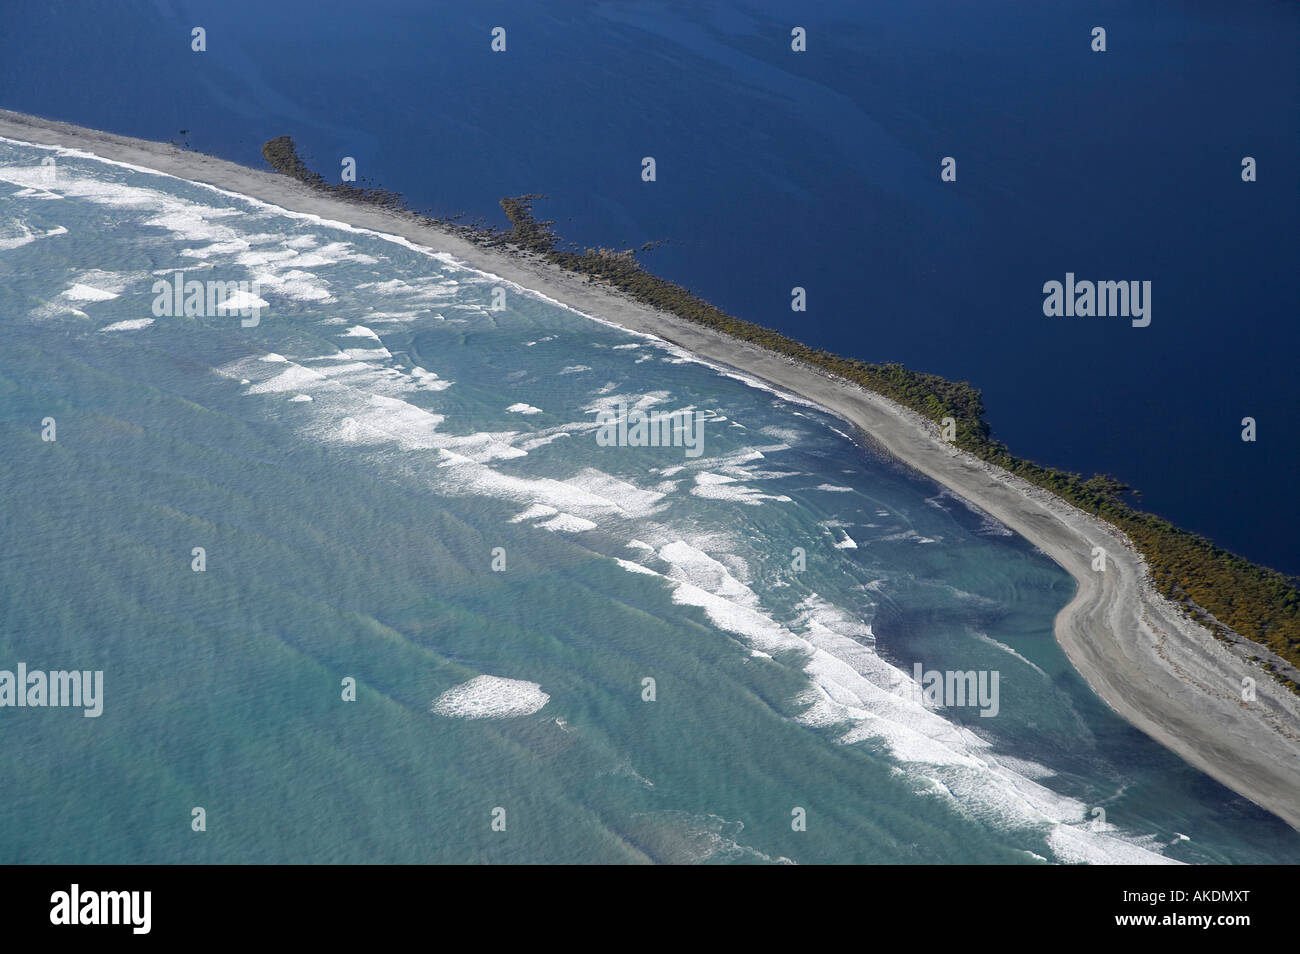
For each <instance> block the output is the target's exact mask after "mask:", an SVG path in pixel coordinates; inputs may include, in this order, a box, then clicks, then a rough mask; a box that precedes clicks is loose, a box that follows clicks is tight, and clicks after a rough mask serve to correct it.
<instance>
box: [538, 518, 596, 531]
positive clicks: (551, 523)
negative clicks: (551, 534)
mask: <svg viewBox="0 0 1300 954" xmlns="http://www.w3.org/2000/svg"><path fill="white" fill-rule="evenodd" d="M537 526H539V527H542V528H544V529H546V530H557V531H562V532H564V533H583V532H585V531H587V530H595V529H596V522H595V521H594V520H587V519H586V518H584V517H575V516H574V515H573V514H571V513H559V514H556V515H555V516H554V517H552V518H551V519H550V520H543V521H542V522H541V523H539V524H537Z"/></svg>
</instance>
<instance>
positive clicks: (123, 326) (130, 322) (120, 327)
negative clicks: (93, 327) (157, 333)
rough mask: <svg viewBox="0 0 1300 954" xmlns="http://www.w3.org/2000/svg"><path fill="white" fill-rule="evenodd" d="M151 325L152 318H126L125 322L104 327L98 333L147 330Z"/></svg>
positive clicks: (116, 322) (117, 322)
mask: <svg viewBox="0 0 1300 954" xmlns="http://www.w3.org/2000/svg"><path fill="white" fill-rule="evenodd" d="M152 324H153V319H152V318H128V319H127V320H126V321H115V322H113V323H112V324H111V325H105V326H104V327H103V328H100V329H99V330H100V331H139V330H140V329H142V328H148V327H149V326H150V325H152Z"/></svg>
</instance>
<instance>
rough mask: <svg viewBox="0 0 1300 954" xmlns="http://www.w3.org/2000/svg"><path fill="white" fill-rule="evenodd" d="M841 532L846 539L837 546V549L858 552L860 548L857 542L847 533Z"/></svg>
mask: <svg viewBox="0 0 1300 954" xmlns="http://www.w3.org/2000/svg"><path fill="white" fill-rule="evenodd" d="M840 532H841V533H843V534H844V539H843V540H841V541H839V542H838V543H836V544H835V549H836V550H856V549H857V548H858V544H857V541H856V540H854V539H853V538H852V537H851V536H849V535H848V533H847V532H846V531H844V530H841V531H840Z"/></svg>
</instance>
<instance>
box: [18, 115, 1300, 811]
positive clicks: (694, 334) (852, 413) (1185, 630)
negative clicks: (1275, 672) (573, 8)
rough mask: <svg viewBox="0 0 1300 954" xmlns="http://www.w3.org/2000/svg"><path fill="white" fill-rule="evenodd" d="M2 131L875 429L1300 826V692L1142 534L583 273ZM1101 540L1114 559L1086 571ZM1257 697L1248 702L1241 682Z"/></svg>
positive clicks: (1115, 694) (208, 175)
mask: <svg viewBox="0 0 1300 954" xmlns="http://www.w3.org/2000/svg"><path fill="white" fill-rule="evenodd" d="M0 136H3V137H6V138H10V139H15V140H19V141H22V142H27V143H32V144H36V145H44V146H59V147H64V148H69V149H74V150H80V151H83V152H87V153H91V154H93V155H96V156H99V157H102V158H105V159H110V160H113V161H115V162H120V163H126V164H129V165H132V166H137V167H139V168H141V169H144V170H147V171H150V172H158V173H163V174H166V175H170V176H174V177H177V178H180V179H184V180H187V181H190V182H195V183H199V184H202V185H208V186H212V187H214V188H216V189H219V190H222V191H225V192H229V193H234V194H237V195H240V196H246V197H249V198H252V199H255V200H259V201H262V202H266V203H269V204H272V205H275V206H278V207H280V208H283V209H286V210H288V211H291V212H296V213H301V214H307V215H315V216H318V217H320V218H321V219H323V220H325V221H326V222H327V223H329V222H333V223H342V224H345V225H348V226H351V227H353V228H361V229H367V230H372V231H375V232H379V233H383V234H385V235H389V236H397V237H399V238H402V239H405V240H407V241H409V242H411V243H413V244H415V245H419V246H421V247H423V248H426V249H429V250H433V251H437V252H441V253H446V254H449V255H451V256H452V257H453V258H455V259H456V260H457V261H458V263H461V264H464V265H466V266H468V267H471V268H474V269H477V270H479V271H482V272H487V273H490V274H493V275H496V276H499V277H501V278H502V279H504V280H506V281H509V282H512V283H514V284H517V285H519V286H521V287H522V288H524V289H527V290H528V291H531V292H533V293H535V294H538V295H542V296H544V297H547V298H550V299H552V300H554V301H556V302H558V303H561V304H563V305H566V306H568V307H570V308H571V309H573V310H575V311H578V312H581V313H583V314H585V315H587V316H588V317H595V318H597V319H598V320H601V321H605V322H609V323H611V324H614V325H618V326H620V327H623V328H625V329H627V330H630V331H634V332H638V333H642V334H649V335H652V336H654V337H656V338H660V339H662V340H665V341H668V342H670V343H672V344H674V345H677V346H678V347H681V348H683V349H685V350H687V351H689V352H691V353H692V354H693V355H695V356H697V357H699V358H701V359H703V360H705V361H707V362H709V363H712V364H716V365H722V366H725V367H726V368H729V369H734V370H735V371H737V372H740V373H742V374H745V375H748V376H750V377H753V378H757V379H760V380H761V381H762V382H764V383H765V384H767V385H770V386H772V387H775V388H778V389H780V390H782V391H787V392H790V393H792V394H795V395H797V396H799V397H800V398H802V399H804V400H806V401H809V402H811V403H813V404H815V405H817V406H819V407H821V408H823V409H825V410H826V411H827V412H829V413H830V414H832V415H834V416H836V417H838V418H841V419H842V420H844V421H846V422H848V423H849V424H850V425H851V426H852V428H854V429H856V430H860V431H861V432H863V433H865V434H867V435H868V436H869V437H870V439H871V441H872V443H873V444H874V445H876V446H877V447H878V448H881V449H883V450H884V451H885V452H887V453H888V454H889V455H890V456H892V457H894V458H895V459H897V460H898V461H900V462H901V463H903V464H905V465H907V466H909V467H911V468H912V469H914V470H916V471H919V472H920V473H922V474H924V475H926V476H927V477H929V478H931V479H933V480H935V481H937V482H938V483H939V484H941V485H943V486H945V487H947V488H948V489H950V490H951V491H953V492H954V493H956V494H957V495H959V496H960V497H962V498H963V499H964V500H967V501H969V502H970V503H972V504H974V505H975V506H977V507H979V508H980V509H981V510H984V511H986V512H987V513H988V514H990V515H991V516H992V517H994V518H995V519H997V520H999V521H1001V522H1002V523H1003V524H1005V525H1006V526H1007V527H1009V528H1010V529H1011V530H1013V531H1014V532H1016V533H1017V534H1019V535H1020V536H1021V537H1023V538H1024V539H1026V540H1028V541H1029V542H1030V543H1032V544H1034V545H1035V546H1037V547H1038V548H1039V549H1040V550H1042V551H1043V552H1044V553H1045V554H1046V555H1047V556H1048V557H1050V558H1051V559H1052V560H1053V561H1054V562H1056V563H1057V564H1058V565H1060V566H1061V567H1062V568H1063V569H1064V570H1065V571H1066V572H1068V573H1069V574H1070V575H1071V576H1072V577H1073V578H1074V579H1075V581H1076V583H1077V584H1078V590H1077V592H1076V593H1075V596H1074V598H1073V599H1072V600H1071V601H1070V602H1069V603H1068V604H1067V605H1066V606H1065V607H1064V608H1063V609H1062V610H1061V611H1060V612H1059V613H1058V615H1057V617H1056V620H1055V623H1054V633H1055V637H1056V640H1057V642H1058V643H1059V644H1060V645H1061V647H1062V649H1063V650H1064V652H1065V653H1066V656H1067V657H1068V658H1069V660H1070V662H1071V664H1072V665H1073V666H1074V667H1075V669H1076V670H1077V671H1078V672H1079V673H1080V675H1082V676H1083V678H1084V679H1085V680H1086V681H1087V683H1088V685H1089V686H1090V687H1091V688H1092V689H1093V691H1094V692H1096V693H1097V695H1098V696H1100V697H1101V699H1102V700H1103V701H1104V702H1106V704H1107V705H1108V706H1109V707H1110V708H1111V709H1112V710H1114V711H1115V712H1116V713H1117V714H1119V715H1120V716H1121V717H1122V718H1124V719H1125V720H1126V721H1127V722H1129V723H1130V724H1131V725H1133V726H1135V727H1136V728H1138V729H1139V730H1140V731H1142V732H1143V733H1145V734H1146V735H1148V736H1149V737H1151V738H1152V739H1154V740H1155V741H1156V742H1158V743H1160V744H1161V745H1163V746H1164V747H1165V748H1167V749H1169V750H1170V751H1172V752H1174V753H1175V754H1177V755H1179V756H1180V757H1182V758H1183V759H1184V760H1185V761H1187V762H1188V763H1190V764H1191V765H1193V766H1195V767H1197V768H1198V769H1200V770H1201V771H1203V772H1205V773H1206V774H1208V775H1210V776H1211V777H1212V778H1215V779H1216V780H1218V781H1219V782H1221V783H1222V784H1224V785H1225V786H1227V787H1228V788H1230V789H1232V790H1234V791H1236V792H1237V793H1239V794H1240V795H1243V796H1244V797H1246V798H1248V799H1250V800H1251V801H1253V802H1255V803H1256V804H1258V805H1260V806H1261V807H1263V808H1265V809H1266V810H1268V811H1270V812H1272V813H1273V814H1275V815H1277V816H1278V817H1279V818H1281V819H1283V820H1284V821H1285V822H1287V823H1288V824H1289V825H1291V826H1292V827H1293V828H1296V829H1300V697H1297V696H1295V695H1294V694H1293V693H1291V692H1289V691H1288V690H1287V689H1286V688H1285V687H1284V686H1282V685H1281V684H1280V682H1278V681H1277V680H1275V679H1274V678H1272V677H1271V676H1270V675H1269V674H1268V673H1267V672H1265V671H1264V670H1263V669H1261V668H1260V667H1259V666H1257V665H1255V664H1252V663H1251V662H1250V661H1249V657H1250V655H1252V654H1253V655H1256V656H1259V657H1261V658H1262V659H1265V660H1274V661H1279V662H1280V660H1277V657H1275V656H1274V654H1273V653H1271V652H1270V651H1269V650H1268V649H1267V648H1265V647H1262V646H1259V645H1258V644H1254V643H1251V642H1249V641H1247V640H1243V641H1242V642H1241V643H1240V644H1232V645H1229V644H1225V643H1223V642H1221V641H1219V640H1216V639H1215V638H1214V636H1213V634H1212V633H1210V631H1209V630H1207V629H1205V628H1204V627H1202V626H1200V625H1198V624H1196V623H1194V622H1192V621H1191V620H1190V619H1188V618H1187V617H1186V616H1185V615H1184V614H1183V613H1182V611H1181V610H1180V609H1179V608H1178V607H1177V606H1176V605H1175V604H1173V603H1172V602H1170V601H1169V600H1166V599H1165V598H1164V597H1163V596H1161V595H1159V593H1157V591H1156V588H1155V584H1154V581H1153V579H1152V578H1151V576H1150V573H1149V572H1148V570H1147V567H1146V564H1145V562H1144V560H1143V559H1142V557H1141V555H1140V554H1139V553H1138V552H1137V550H1136V548H1135V547H1134V546H1133V544H1132V543H1131V542H1130V541H1129V540H1128V538H1127V537H1126V536H1125V535H1124V534H1122V533H1121V532H1120V531H1118V530H1116V529H1115V528H1114V527H1113V526H1111V525H1110V524H1108V523H1106V522H1104V521H1103V520H1101V519H1099V518H1097V517H1093V516H1091V515H1090V514H1087V513H1085V512H1083V511H1082V510H1079V509H1077V508H1076V507H1074V506H1073V505H1071V504H1070V503H1068V502H1067V501H1065V500H1063V499H1062V498H1060V497H1058V496H1056V495H1055V494H1052V493H1051V492H1050V491H1048V490H1045V489H1043V488H1041V487H1037V486H1035V485H1034V484H1031V483H1029V482H1028V481H1025V480H1023V479H1021V478H1019V477H1015V476H1013V475H1012V474H1010V473H1008V472H1007V471H1005V470H1002V469H1001V468H999V467H997V466H995V465H993V464H990V463H987V462H985V461H983V460H981V459H979V458H978V457H976V456H974V455H973V454H970V453H969V452H966V451H962V450H960V449H958V448H956V447H954V446H953V445H951V444H949V443H946V442H944V441H943V440H942V439H941V438H940V437H939V433H938V429H937V427H936V426H935V425H934V424H933V423H931V422H929V421H927V420H926V419H924V418H923V417H921V415H919V414H917V413H916V412H914V411H911V410H909V409H907V408H905V407H903V406H902V405H899V404H897V403H896V402H894V401H892V400H890V399H889V398H886V397H883V396H881V395H879V394H876V393H874V392H871V391H868V390H865V389H863V388H861V387H858V386H857V385H854V384H852V383H851V382H848V381H845V380H843V379H840V378H835V377H832V376H831V375H830V374H829V373H827V372H825V371H822V370H820V369H817V368H814V367H812V366H810V365H807V364H803V363H800V362H798V361H796V360H794V359H792V358H789V357H786V356H784V355H781V354H778V353H776V352H773V351H770V350H767V349H765V348H762V347H760V346H757V345H754V344H751V343H748V342H744V341H741V340H739V339H736V338H733V337H730V336H728V335H726V334H724V333H723V332H720V331H718V330H715V329H712V328H709V327H706V326H704V325H700V324H696V323H693V322H690V321H687V320H686V319H683V318H680V317H677V316H675V315H672V314H669V313H667V312H664V311H661V310H658V309H655V308H653V307H651V306H649V305H646V304H643V303H641V302H638V301H636V300H635V299H633V298H631V297H630V296H629V295H627V294H625V293H623V292H620V291H618V290H617V289H614V288H612V287H610V286H608V285H604V284H599V283H595V282H588V281H586V280H585V279H584V278H583V276H581V275H579V274H577V273H575V272H571V271H566V270H564V269H562V268H560V267H558V266H556V265H554V264H552V263H550V262H547V261H545V260H544V259H542V258H541V256H539V255H536V254H534V253H528V252H518V251H510V250H506V249H503V248H493V247H484V246H482V245H479V244H476V243H474V242H471V241H469V240H467V239H466V238H464V237H462V236H461V235H457V234H456V233H455V231H454V230H451V229H447V228H440V227H438V226H436V225H435V224H433V223H432V222H430V221H428V220H427V219H423V218H422V217H420V216H418V215H415V214H413V213H405V212H396V211H391V210H385V209H382V208H379V207H374V206H367V205H361V204H358V203H355V202H349V201H347V200H345V199H342V198H338V197H334V196H328V195H324V194H322V193H320V192H318V191H315V190H313V189H311V188H310V187H308V186H306V185H304V184H303V183H301V182H299V181H297V180H295V179H292V178H290V177H288V176H285V175H282V174H279V173H275V172H270V171H266V172H264V171H261V170H256V169H250V168H247V167H244V166H240V165H237V164H235V163H232V162H227V161H225V160H221V159H216V158H214V157H211V156H206V155H203V154H201V153H196V152H192V151H188V150H183V149H179V148H177V147H174V146H170V145H166V144H162V143H153V142H148V141H146V140H140V139H132V138H129V137H124V136H117V135H113V134H110V133H103V132H97V131H95V130H89V129H84V128H82V127H78V126H72V125H69V124H65V123H57V122H52V121H47V120H43V119H39V118H37V117H31V116H26V115H23V114H19V113H13V112H9V111H5V110H0ZM1094 546H1103V547H1104V548H1105V549H1106V551H1107V554H1108V561H1107V570H1106V571H1105V572H1104V573H1098V572H1096V571H1093V570H1092V569H1091V563H1092V547H1094ZM1245 676H1250V677H1252V678H1254V679H1255V680H1256V682H1257V688H1256V692H1257V698H1256V700H1255V701H1253V702H1251V703H1245V702H1243V701H1242V700H1241V690H1240V687H1241V680H1242V678H1243V677H1245Z"/></svg>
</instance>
